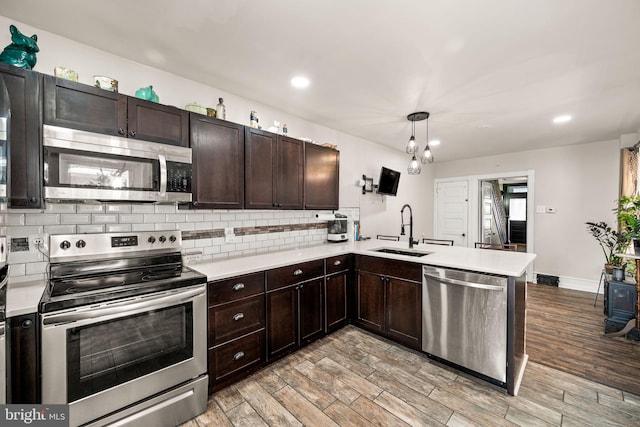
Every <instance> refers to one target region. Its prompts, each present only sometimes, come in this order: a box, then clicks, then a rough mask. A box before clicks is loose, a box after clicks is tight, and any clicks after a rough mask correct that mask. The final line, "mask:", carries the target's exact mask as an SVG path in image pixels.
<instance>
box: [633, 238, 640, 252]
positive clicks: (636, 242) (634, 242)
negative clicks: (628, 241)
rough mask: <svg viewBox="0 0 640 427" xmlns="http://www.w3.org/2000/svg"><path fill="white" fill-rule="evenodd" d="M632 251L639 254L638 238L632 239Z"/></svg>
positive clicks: (639, 242)
mask: <svg viewBox="0 0 640 427" xmlns="http://www.w3.org/2000/svg"><path fill="white" fill-rule="evenodd" d="M633 253H634V254H636V255H640V239H633Z"/></svg>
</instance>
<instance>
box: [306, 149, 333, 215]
mask: <svg viewBox="0 0 640 427" xmlns="http://www.w3.org/2000/svg"><path fill="white" fill-rule="evenodd" d="M339 178H340V152H339V151H337V150H332V149H330V148H327V147H321V146H319V145H316V144H312V143H310V142H306V143H305V146H304V208H305V209H338V199H339V197H338V195H339V184H340V182H339V181H340V179H339Z"/></svg>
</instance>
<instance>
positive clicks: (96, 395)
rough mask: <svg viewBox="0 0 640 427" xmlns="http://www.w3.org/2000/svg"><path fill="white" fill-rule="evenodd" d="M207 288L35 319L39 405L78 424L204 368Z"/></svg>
mask: <svg viewBox="0 0 640 427" xmlns="http://www.w3.org/2000/svg"><path fill="white" fill-rule="evenodd" d="M206 323H207V317H206V285H205V284H202V285H197V286H192V287H188V288H180V289H174V290H171V291H167V292H161V293H155V294H150V295H144V296H140V297H136V298H130V299H127V300H124V301H114V302H111V303H104V304H100V305H92V306H84V307H79V308H77V309H72V310H65V311H63V312H57V313H47V314H43V315H42V316H41V326H42V329H41V330H42V335H41V336H42V402H43V403H45V404H52V403H69V416H70V422H71V425H79V424H84V423H86V422H89V421H92V420H94V419H97V418H100V417H102V416H105V415H108V414H110V413H112V412H114V411H118V410H120V409H122V408H124V407H126V406H129V405H132V404H134V403H136V402H138V401H140V400H142V399H146V398H148V397H150V396H153V395H156V394H158V393H161V392H163V391H166V390H168V389H170V388H172V387H176V386H178V385H180V384H183V383H185V382H188V381H191V380H192V379H194V378H196V377H198V376H201V375H203V374H205V373H206V370H207V360H206V355H207V349H206V342H207V335H206Z"/></svg>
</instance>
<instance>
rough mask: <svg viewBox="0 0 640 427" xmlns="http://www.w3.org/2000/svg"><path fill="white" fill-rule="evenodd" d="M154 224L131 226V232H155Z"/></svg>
mask: <svg viewBox="0 0 640 427" xmlns="http://www.w3.org/2000/svg"><path fill="white" fill-rule="evenodd" d="M154 230H155V227H154V225H153V224H131V231H154Z"/></svg>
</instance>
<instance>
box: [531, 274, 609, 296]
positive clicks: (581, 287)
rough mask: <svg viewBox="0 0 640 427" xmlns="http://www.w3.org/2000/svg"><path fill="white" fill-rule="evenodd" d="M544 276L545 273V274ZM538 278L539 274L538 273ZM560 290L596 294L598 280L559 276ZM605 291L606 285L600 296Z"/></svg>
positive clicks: (602, 285)
mask: <svg viewBox="0 0 640 427" xmlns="http://www.w3.org/2000/svg"><path fill="white" fill-rule="evenodd" d="M543 274H544V273H543ZM536 276H537V272H536ZM559 278H560V283H559V284H558V287H559V288H563V289H572V290H574V291H583V292H591V293H592V294H595V293H596V292H597V291H598V280H589V279H581V278H578V277H567V276H559ZM603 291H604V283H603V284H601V285H600V292H599V293H600V294H602V293H603Z"/></svg>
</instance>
